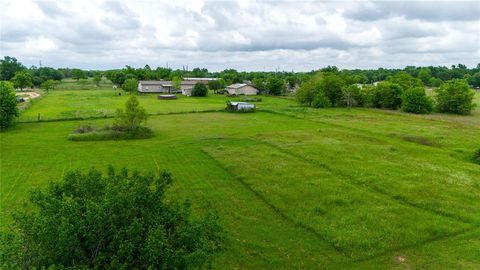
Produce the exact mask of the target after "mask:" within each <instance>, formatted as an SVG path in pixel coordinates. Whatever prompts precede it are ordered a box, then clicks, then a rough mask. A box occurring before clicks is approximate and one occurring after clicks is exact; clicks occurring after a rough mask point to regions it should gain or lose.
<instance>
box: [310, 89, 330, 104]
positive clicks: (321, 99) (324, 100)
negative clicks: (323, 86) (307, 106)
mask: <svg viewBox="0 0 480 270" xmlns="http://www.w3.org/2000/svg"><path fill="white" fill-rule="evenodd" d="M331 106H332V103H331V102H330V99H328V97H327V96H325V94H324V93H323V92H319V93H317V94H316V95H315V97H314V98H313V101H312V107H314V108H328V107H331Z"/></svg>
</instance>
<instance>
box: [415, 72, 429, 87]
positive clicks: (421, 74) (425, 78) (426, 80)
mask: <svg viewBox="0 0 480 270" xmlns="http://www.w3.org/2000/svg"><path fill="white" fill-rule="evenodd" d="M417 78H419V79H420V80H421V81H422V82H423V84H425V85H429V83H430V79H431V78H432V73H431V72H430V69H428V68H421V69H420V71H419V72H418V75H417Z"/></svg>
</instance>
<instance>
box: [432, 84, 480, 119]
mask: <svg viewBox="0 0 480 270" xmlns="http://www.w3.org/2000/svg"><path fill="white" fill-rule="evenodd" d="M474 95H475V93H474V92H473V91H472V90H471V89H470V88H469V87H468V84H467V82H466V81H465V80H461V79H453V80H450V81H446V82H444V83H443V85H442V86H440V88H438V89H436V90H435V99H436V103H437V104H436V105H437V110H438V111H439V112H446V113H455V114H462V115H466V114H469V113H470V112H471V111H472V109H473V108H474V107H475V104H474V103H473V96H474Z"/></svg>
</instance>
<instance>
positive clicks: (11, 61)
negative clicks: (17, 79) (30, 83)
mask: <svg viewBox="0 0 480 270" xmlns="http://www.w3.org/2000/svg"><path fill="white" fill-rule="evenodd" d="M24 69H25V66H23V65H22V63H20V62H18V61H17V59H16V58H15V57H10V56H5V57H4V58H3V59H2V60H0V81H9V80H11V79H12V78H13V76H15V73H17V72H19V71H22V70H24Z"/></svg>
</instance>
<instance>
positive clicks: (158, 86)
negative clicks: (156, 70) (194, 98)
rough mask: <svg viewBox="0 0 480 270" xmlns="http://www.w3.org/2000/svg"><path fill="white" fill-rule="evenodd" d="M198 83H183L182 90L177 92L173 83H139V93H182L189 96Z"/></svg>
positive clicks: (181, 84)
mask: <svg viewBox="0 0 480 270" xmlns="http://www.w3.org/2000/svg"><path fill="white" fill-rule="evenodd" d="M196 83H197V82H196V81H185V80H184V81H182V82H181V83H180V89H179V90H175V89H174V87H173V83H172V81H139V82H138V92H140V93H175V92H179V93H180V92H181V93H182V94H184V95H186V96H189V94H188V93H191V91H192V89H193V86H195V84H196Z"/></svg>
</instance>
